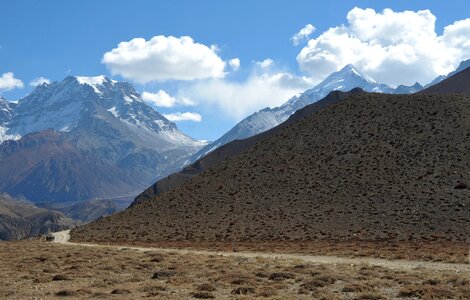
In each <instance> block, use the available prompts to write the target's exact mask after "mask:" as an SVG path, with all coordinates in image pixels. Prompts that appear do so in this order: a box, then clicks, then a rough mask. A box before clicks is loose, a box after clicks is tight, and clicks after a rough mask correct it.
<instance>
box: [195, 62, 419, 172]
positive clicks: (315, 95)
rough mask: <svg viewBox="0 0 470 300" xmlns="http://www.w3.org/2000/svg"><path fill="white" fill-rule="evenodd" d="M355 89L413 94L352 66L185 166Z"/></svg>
mask: <svg viewBox="0 0 470 300" xmlns="http://www.w3.org/2000/svg"><path fill="white" fill-rule="evenodd" d="M418 85H419V84H418ZM419 86H420V85H419ZM419 86H417V85H415V86H413V87H414V88H415V89H419ZM355 87H359V88H362V89H363V90H364V91H367V92H376V93H407V90H412V88H411V87H406V86H402V87H401V88H400V90H395V89H393V88H391V87H390V86H388V85H386V84H379V83H377V82H376V81H375V80H374V79H372V78H370V77H369V76H366V75H364V74H362V73H361V72H359V71H358V70H357V68H355V67H354V66H353V65H347V66H345V67H344V68H343V69H341V70H340V71H338V72H334V73H332V74H331V75H330V76H328V77H327V78H326V79H325V80H323V81H322V82H321V83H320V84H318V85H317V86H315V87H314V88H312V89H309V90H307V91H305V92H304V93H302V94H300V95H298V96H294V97H292V98H291V99H289V100H288V101H287V102H286V103H284V104H283V105H281V106H279V107H275V108H265V109H262V110H260V111H258V112H256V113H254V114H252V115H250V116H248V117H247V118H245V119H244V120H242V121H241V122H240V123H238V124H237V125H235V127H233V128H232V129H231V130H230V131H228V132H227V133H226V134H224V135H223V136H222V137H221V138H219V139H218V140H216V141H214V142H213V143H211V144H209V145H207V146H206V147H204V148H202V149H201V150H199V151H198V152H197V153H196V154H194V155H193V156H192V157H191V159H190V160H189V161H188V162H187V163H192V162H194V161H196V160H197V159H199V158H200V157H202V156H204V155H206V154H208V153H210V152H211V151H213V150H215V149H217V148H219V147H221V146H223V145H225V144H227V143H229V142H231V141H233V140H239V139H245V138H248V137H250V136H253V135H255V134H258V133H261V132H264V131H266V130H268V129H271V128H273V127H275V126H277V125H279V124H280V123H282V122H284V121H285V120H287V119H288V118H289V116H291V115H292V114H293V113H294V112H295V111H297V110H299V109H301V108H303V107H305V106H306V105H309V104H312V103H313V102H315V101H318V100H320V99H322V98H324V97H325V96H326V95H328V93H330V92H332V91H335V90H337V91H349V90H352V89H353V88H355ZM421 88H422V87H421Z"/></svg>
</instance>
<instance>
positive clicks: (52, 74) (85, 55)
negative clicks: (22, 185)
mask: <svg viewBox="0 0 470 300" xmlns="http://www.w3.org/2000/svg"><path fill="white" fill-rule="evenodd" d="M0 11H1V12H2V29H1V30H0V95H2V96H3V97H5V98H7V99H8V100H12V101H13V100H18V99H20V98H22V97H24V96H25V95H26V94H27V93H29V92H30V91H31V90H32V89H33V88H34V86H35V85H37V84H38V83H41V82H53V81H60V80H63V79H64V78H65V77H66V76H71V75H75V76H97V75H101V74H103V75H106V76H108V77H110V78H113V79H116V80H123V81H129V82H131V83H132V84H133V85H134V86H135V88H136V89H137V90H138V91H139V92H140V93H141V94H142V96H143V98H144V100H145V101H146V102H148V103H149V104H150V105H152V106H153V107H154V108H155V109H156V110H157V111H159V112H161V113H163V114H164V115H165V116H167V118H169V119H170V120H173V121H175V122H176V124H177V126H178V128H180V129H181V130H182V131H183V132H184V133H187V134H188V135H190V136H192V137H195V138H198V139H204V140H215V139H217V138H218V137H220V136H221V135H222V134H223V133H225V132H226V131H228V130H229V129H230V128H231V127H233V126H234V125H235V124H236V123H237V122H238V121H240V120H241V119H243V118H244V117H246V116H248V115H250V114H252V113H254V112H256V111H258V110H260V109H262V108H264V107H268V106H270V107H274V106H278V105H281V104H282V103H284V102H285V101H287V100H288V99H289V98H290V97H292V96H293V95H295V94H297V93H300V92H302V91H304V90H306V89H308V88H311V87H313V86H314V85H315V84H317V83H319V82H320V81H321V80H322V79H324V78H325V77H326V76H327V75H329V74H330V73H332V72H334V71H337V70H339V69H340V68H342V67H343V66H344V65H346V64H349V63H352V64H354V65H355V66H356V67H358V68H359V69H360V70H361V71H362V72H363V73H365V74H366V75H369V76H371V77H372V78H374V79H375V80H377V81H378V82H380V83H387V84H389V85H391V86H396V85H398V84H412V83H414V82H416V81H418V82H420V83H422V84H426V83H428V82H430V81H431V80H432V79H433V78H435V77H436V76H437V75H441V74H447V73H449V72H450V71H452V70H454V69H455V68H456V67H457V65H458V63H459V61H461V60H464V59H467V58H470V38H469V37H470V19H468V18H469V17H470V16H469V15H468V14H469V12H470V4H469V2H468V1H410V0H408V1H351V0H348V1H346V0H345V1H297V0H291V1H267V0H257V1H249V0H238V1H215V0H214V1H212V0H211V1H209V0H200V1H190V0H187V1H181V0H173V1H144V0H139V1H116V0H114V1H108V0H101V1H94V0H81V1H56V0H54V1H52V0H45V1H33V0H31V1H22V0H18V1H2V2H0Z"/></svg>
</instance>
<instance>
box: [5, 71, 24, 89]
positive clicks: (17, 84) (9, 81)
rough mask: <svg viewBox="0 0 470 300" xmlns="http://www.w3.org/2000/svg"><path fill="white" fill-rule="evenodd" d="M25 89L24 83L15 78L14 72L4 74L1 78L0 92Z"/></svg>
mask: <svg viewBox="0 0 470 300" xmlns="http://www.w3.org/2000/svg"><path fill="white" fill-rule="evenodd" d="M22 87H24V84H23V81H21V80H19V79H17V78H15V75H14V74H13V73H12V72H7V73H3V75H2V76H1V77H0V90H6V91H9V90H12V89H16V88H22Z"/></svg>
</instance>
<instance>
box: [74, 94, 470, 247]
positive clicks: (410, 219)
mask: <svg viewBox="0 0 470 300" xmlns="http://www.w3.org/2000/svg"><path fill="white" fill-rule="evenodd" d="M469 132H470V98H469V97H468V96H438V95H424V94H423V95H418V94H415V95H384V94H364V93H359V94H356V95H352V96H350V97H348V98H347V99H345V100H343V101H340V102H338V103H335V104H332V105H328V106H326V107H325V108H324V109H322V110H320V111H318V112H315V113H313V114H310V115H308V116H306V117H305V118H304V119H302V120H300V121H297V122H294V123H293V124H290V125H289V126H287V127H285V128H283V129H281V130H280V131H279V132H277V133H275V134H274V135H272V136H269V137H268V138H266V139H264V140H262V141H260V142H259V143H257V144H255V145H254V146H252V147H251V148H250V149H248V150H247V151H245V152H244V153H242V154H240V155H237V156H234V157H231V158H229V159H227V160H226V161H224V162H222V163H219V164H217V165H216V166H214V167H213V168H210V169H209V170H207V171H206V172H204V173H202V174H201V175H199V176H197V177H194V178H193V179H191V180H190V181H188V182H186V183H185V184H183V185H181V186H179V187H177V188H175V189H173V190H171V191H169V192H166V193H163V194H161V195H160V196H158V197H156V198H155V199H154V200H151V201H143V202H142V203H140V204H136V205H134V206H133V207H131V208H130V209H127V210H125V211H123V212H120V213H118V214H115V215H113V216H111V217H107V218H104V219H100V220H98V221H95V222H93V223H90V224H87V225H85V226H83V227H79V228H77V229H74V230H73V231H72V238H73V239H74V240H81V241H119V242H131V243H132V242H141V243H146V242H155V241H165V240H185V241H231V240H234V239H236V240H248V241H262V240H264V241H281V240H298V241H302V240H317V239H327V240H374V241H376V240H389V241H407V240H412V241H423V242H429V241H441V242H446V241H466V240H467V241H468V239H469V238H470V236H469V232H470V210H469V207H470V189H469V185H470V175H469V174H470V157H469V156H468V155H467V153H469V152H470V135H469Z"/></svg>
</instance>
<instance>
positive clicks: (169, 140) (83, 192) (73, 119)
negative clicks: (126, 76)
mask: <svg viewBox="0 0 470 300" xmlns="http://www.w3.org/2000/svg"><path fill="white" fill-rule="evenodd" d="M4 124H5V128H7V130H6V135H8V136H15V137H22V138H21V140H19V141H18V143H16V142H13V141H7V142H5V143H3V144H2V145H1V146H0V147H1V150H0V152H2V153H4V154H3V155H2V156H0V165H1V166H2V169H1V170H0V190H3V191H7V192H8V193H10V194H11V195H13V196H18V195H22V196H24V197H27V198H28V199H29V200H31V201H35V202H46V201H53V202H63V201H84V200H90V199H95V198H107V199H109V198H112V197H121V196H132V195H136V194H138V193H139V192H140V191H141V190H143V189H144V188H145V187H147V186H148V185H149V184H151V183H153V182H155V180H157V179H158V178H160V177H162V176H164V175H167V174H170V173H172V172H174V171H176V170H178V169H179V168H181V166H182V165H183V162H184V161H186V160H187V158H188V157H189V156H190V155H192V154H193V153H194V152H195V151H197V150H198V149H200V148H201V147H202V146H204V145H205V144H204V143H201V142H199V141H196V140H194V139H192V138H190V137H188V136H186V135H184V134H183V133H181V132H180V131H178V129H177V127H176V125H175V124H174V123H172V122H170V121H168V120H167V119H166V118H165V117H164V116H162V115H161V114H160V113H158V112H157V111H155V110H154V109H153V108H151V107H150V106H148V105H147V104H145V103H144V102H143V101H142V99H141V98H140V95H139V94H138V93H137V92H136V91H135V90H134V88H133V87H132V86H131V85H130V84H128V83H125V82H117V81H113V80H110V79H109V78H106V77H104V76H98V77H67V78H65V79H64V80H63V81H61V82H54V83H52V84H42V85H40V86H38V87H37V88H36V89H35V90H34V91H33V92H32V93H31V94H29V95H28V96H26V97H25V98H23V99H21V100H20V101H19V102H18V105H17V106H16V107H15V108H14V110H13V114H12V116H11V118H10V120H9V121H8V122H7V123H4ZM51 130H52V131H53V132H52V131H51ZM37 132H39V133H40V134H36V133H37ZM42 133H44V134H42ZM28 134H30V135H28ZM46 140H47V141H46ZM35 147H36V148H35ZM39 148H40V149H39ZM15 151H19V152H18V153H17V152H15ZM33 162H34V163H33ZM18 166H21V167H18Z"/></svg>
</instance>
